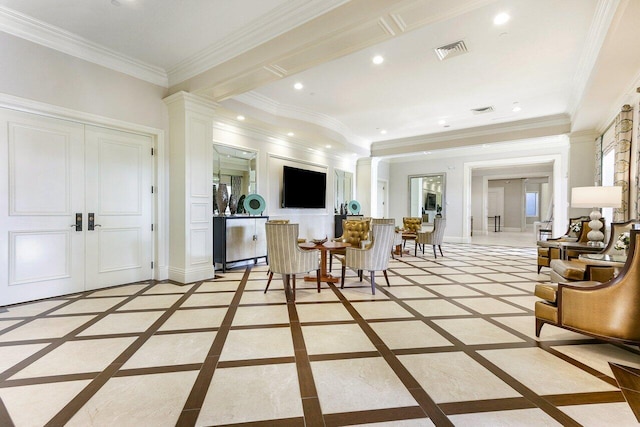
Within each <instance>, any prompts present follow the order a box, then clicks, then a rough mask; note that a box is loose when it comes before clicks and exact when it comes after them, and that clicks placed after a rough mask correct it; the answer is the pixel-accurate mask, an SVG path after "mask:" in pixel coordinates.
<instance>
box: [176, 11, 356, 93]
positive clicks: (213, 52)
mask: <svg viewBox="0 0 640 427" xmlns="http://www.w3.org/2000/svg"><path fill="white" fill-rule="evenodd" d="M348 1H349V0H323V1H321V2H320V1H311V0H289V1H287V2H285V3H284V4H282V5H281V6H279V7H277V8H275V9H273V10H272V11H271V12H269V13H268V14H266V15H264V16H262V17H260V18H259V19H256V20H254V21H253V22H251V23H250V24H248V25H246V26H244V27H243V29H241V30H239V31H236V32H234V33H232V34H229V35H228V36H226V37H224V38H223V39H222V40H219V41H218V42H216V43H214V44H212V45H210V46H209V47H207V48H205V49H203V50H202V51H200V52H199V53H197V54H195V55H193V56H191V57H190V58H187V59H185V60H184V61H182V62H180V63H178V64H176V65H175V66H173V67H171V68H170V69H169V71H168V76H169V85H170V86H173V85H176V84H178V83H181V82H183V81H185V80H187V79H190V78H191V77H194V76H197V75H198V74H200V73H203V72H205V71H207V70H209V69H210V68H213V67H215V66H216V65H219V64H221V63H223V62H225V61H227V60H229V59H231V58H233V57H235V56H238V55H240V54H242V53H244V52H246V51H248V50H250V49H252V48H255V47H256V46H258V45H260V44H261V43H264V42H265V41H267V40H271V39H272V38H274V37H277V36H279V35H281V34H283V33H285V32H287V31H289V30H291V29H292V28H295V27H296V26H299V25H302V24H304V23H306V22H308V21H310V20H311V19H313V18H315V17H317V16H319V15H322V14H324V13H326V12H328V11H330V10H332V9H334V8H336V7H338V6H341V5H343V4H345V3H347V2H348Z"/></svg>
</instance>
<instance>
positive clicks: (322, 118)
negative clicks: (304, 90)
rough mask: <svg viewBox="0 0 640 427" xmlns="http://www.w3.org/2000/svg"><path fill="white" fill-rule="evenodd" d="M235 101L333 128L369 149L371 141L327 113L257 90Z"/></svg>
mask: <svg viewBox="0 0 640 427" xmlns="http://www.w3.org/2000/svg"><path fill="white" fill-rule="evenodd" d="M233 99H234V100H235V101H238V102H241V103H243V104H246V105H249V106H250V107H253V108H257V109H259V110H262V111H264V112H266V113H269V114H271V115H274V116H278V117H286V118H289V119H295V120H301V121H305V122H309V123H313V124H315V125H318V126H321V127H323V128H325V129H329V130H332V131H334V132H336V133H338V134H340V135H342V136H343V137H344V138H345V139H346V140H347V141H349V142H350V143H352V144H354V145H357V146H359V147H362V148H365V149H369V147H370V145H371V143H370V141H368V140H366V139H364V138H362V137H359V136H357V135H356V134H354V133H353V132H352V131H351V130H350V129H349V128H348V127H347V126H346V125H345V124H344V123H342V122H341V121H340V120H337V119H335V118H333V117H331V116H328V115H326V114H322V113H318V112H315V111H312V110H308V109H305V108H300V107H294V106H292V105H288V104H281V103H279V102H277V101H274V100H273V99H271V98H269V97H266V96H264V95H261V94H259V93H256V92H247V93H243V94H241V95H237V96H235V97H233Z"/></svg>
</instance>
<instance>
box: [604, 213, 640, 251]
mask: <svg viewBox="0 0 640 427" xmlns="http://www.w3.org/2000/svg"><path fill="white" fill-rule="evenodd" d="M634 224H640V221H638V220H637V219H631V220H629V221H625V222H612V223H611V232H610V234H609V242H608V243H607V247H605V248H604V250H603V251H602V253H603V254H607V255H611V254H617V253H621V252H624V251H623V250H621V249H616V248H615V245H616V241H617V240H618V237H620V235H621V234H623V233H629V231H630V230H631V229H632V228H633V225H634Z"/></svg>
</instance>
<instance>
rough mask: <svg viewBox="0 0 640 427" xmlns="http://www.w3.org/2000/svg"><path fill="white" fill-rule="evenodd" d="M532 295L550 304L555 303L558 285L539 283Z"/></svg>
mask: <svg viewBox="0 0 640 427" xmlns="http://www.w3.org/2000/svg"><path fill="white" fill-rule="evenodd" d="M534 295H535V296H537V297H538V298H542V299H543V300H547V301H548V302H550V303H555V302H556V299H557V295H558V285H551V284H546V283H544V284H543V283H540V284H537V285H536V289H535V291H534Z"/></svg>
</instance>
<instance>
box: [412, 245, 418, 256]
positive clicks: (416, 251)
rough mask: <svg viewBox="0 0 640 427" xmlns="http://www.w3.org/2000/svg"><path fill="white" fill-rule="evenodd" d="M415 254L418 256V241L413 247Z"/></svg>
mask: <svg viewBox="0 0 640 427" xmlns="http://www.w3.org/2000/svg"><path fill="white" fill-rule="evenodd" d="M413 256H418V242H416V244H415V246H414V247H413Z"/></svg>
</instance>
